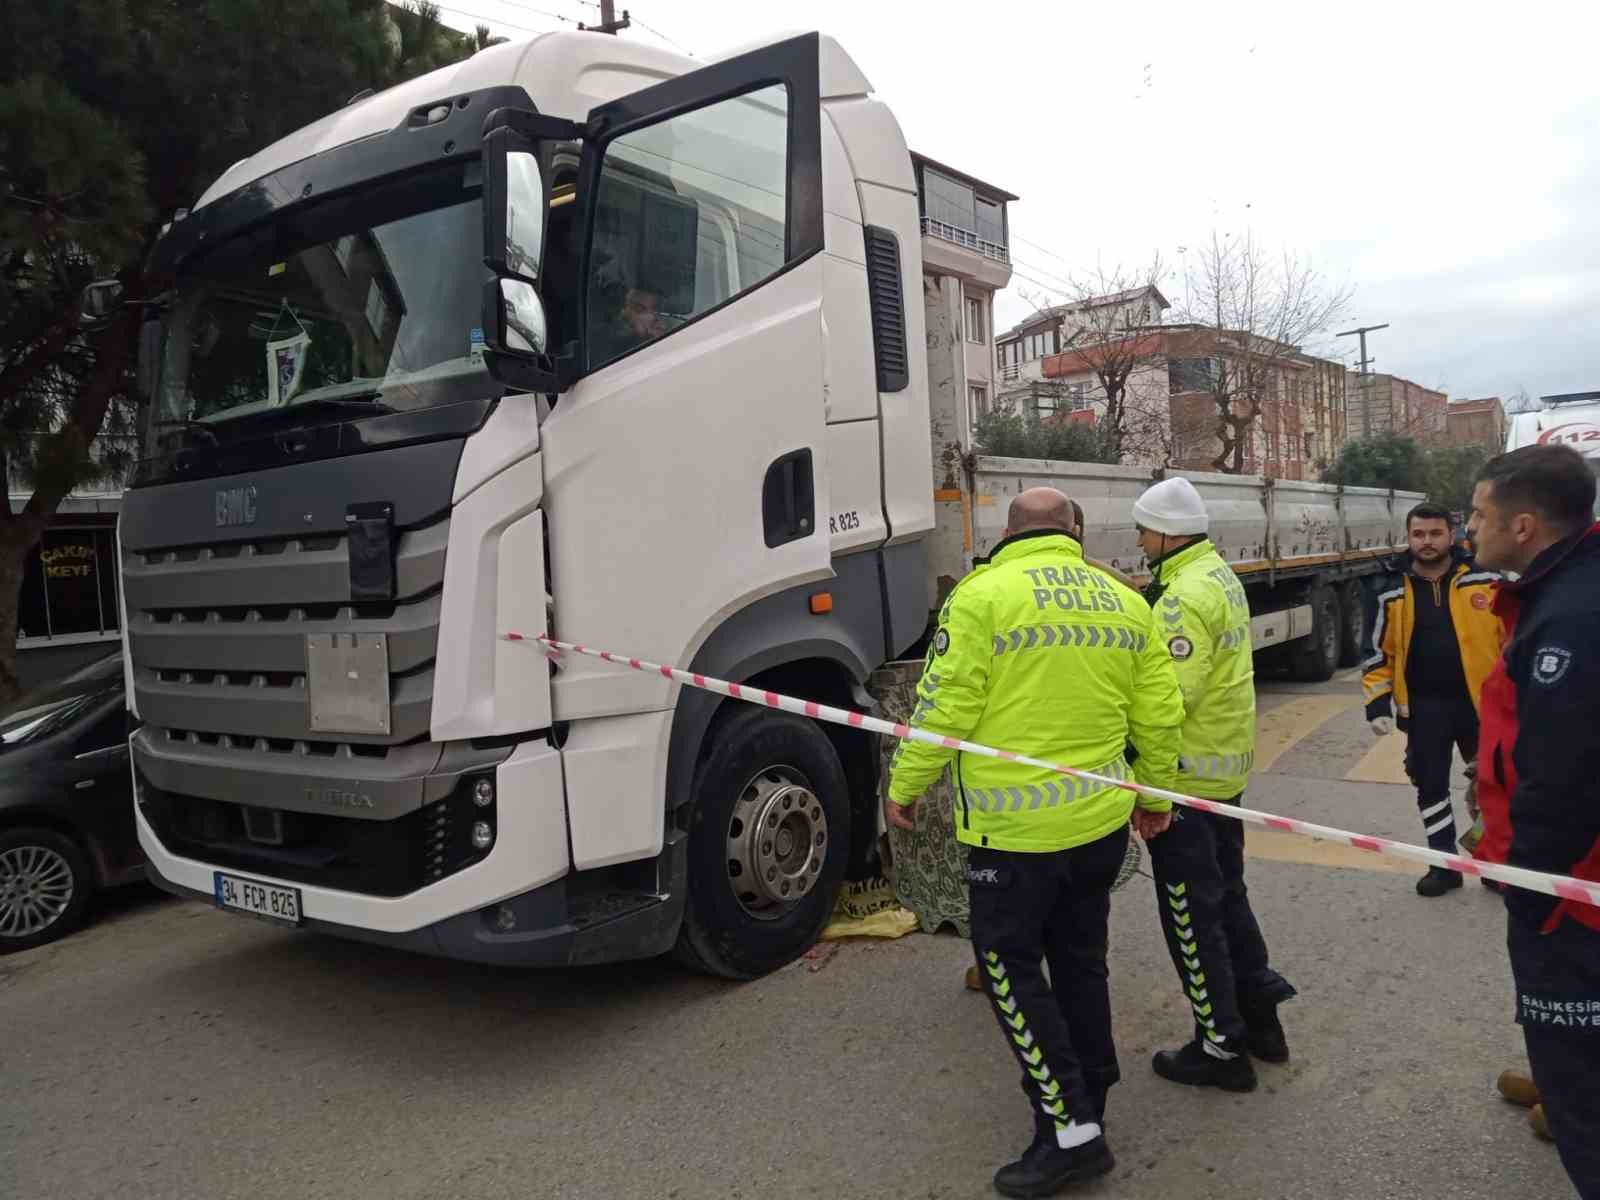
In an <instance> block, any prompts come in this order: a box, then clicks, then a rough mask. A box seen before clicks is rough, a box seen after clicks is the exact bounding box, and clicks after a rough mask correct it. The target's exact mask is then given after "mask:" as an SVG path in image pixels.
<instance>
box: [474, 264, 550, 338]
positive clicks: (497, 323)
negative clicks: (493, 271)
mask: <svg viewBox="0 0 1600 1200" xmlns="http://www.w3.org/2000/svg"><path fill="white" fill-rule="evenodd" d="M492 286H493V288H494V291H495V296H494V299H495V300H497V301H498V305H497V311H496V312H495V313H494V314H493V320H492V322H491V324H490V326H489V329H490V331H491V336H490V337H489V338H487V339H485V340H486V341H488V342H490V343H492V344H494V345H496V346H498V347H499V348H500V349H502V350H504V351H505V352H507V353H510V354H525V355H538V354H543V353H544V352H545V347H546V346H547V344H548V343H549V340H550V339H549V333H548V329H547V326H546V324H545V316H544V301H543V300H541V299H540V298H539V291H538V289H537V288H535V287H534V286H533V284H531V283H529V282H527V281H526V280H523V279H496V280H495V281H494V283H493V284H492ZM486 315H487V314H486Z"/></svg>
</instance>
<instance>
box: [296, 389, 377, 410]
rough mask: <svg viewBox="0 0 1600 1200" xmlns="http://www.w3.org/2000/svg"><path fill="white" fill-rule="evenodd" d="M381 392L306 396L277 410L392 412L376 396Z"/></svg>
mask: <svg viewBox="0 0 1600 1200" xmlns="http://www.w3.org/2000/svg"><path fill="white" fill-rule="evenodd" d="M380 395H382V393H381V392H376V391H373V392H366V393H364V394H358V395H355V396H308V397H307V398H306V399H304V400H296V401H294V402H293V403H291V404H286V405H284V406H283V407H282V408H281V409H279V410H278V411H280V412H296V411H299V410H300V409H305V408H319V407H321V408H359V409H363V410H365V411H366V412H370V413H392V412H394V411H395V410H394V409H393V408H391V407H389V405H387V404H385V403H383V401H381V400H379V399H378V397H379V396H380Z"/></svg>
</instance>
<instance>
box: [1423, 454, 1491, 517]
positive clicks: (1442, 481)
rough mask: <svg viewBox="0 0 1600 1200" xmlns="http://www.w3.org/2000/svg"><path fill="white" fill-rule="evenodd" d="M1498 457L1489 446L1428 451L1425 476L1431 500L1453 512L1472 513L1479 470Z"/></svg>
mask: <svg viewBox="0 0 1600 1200" xmlns="http://www.w3.org/2000/svg"><path fill="white" fill-rule="evenodd" d="M1494 453H1495V452H1494V451H1492V450H1490V449H1489V448H1488V447H1487V446H1444V447H1441V448H1440V449H1438V450H1430V451H1428V455H1427V473H1426V476H1425V483H1426V488H1425V490H1426V491H1427V493H1428V499H1430V500H1433V501H1435V502H1437V503H1439V504H1442V505H1444V506H1445V507H1446V508H1448V509H1450V510H1451V511H1452V512H1462V513H1465V512H1470V511H1471V510H1472V487H1473V484H1475V483H1476V482H1477V479H1478V470H1479V468H1481V467H1482V466H1483V464H1484V463H1486V462H1488V461H1489V459H1490V458H1491V457H1492V456H1493V454H1494Z"/></svg>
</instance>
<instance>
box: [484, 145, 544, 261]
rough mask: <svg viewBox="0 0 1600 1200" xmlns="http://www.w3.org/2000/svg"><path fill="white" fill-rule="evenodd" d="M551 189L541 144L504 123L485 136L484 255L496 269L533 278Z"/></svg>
mask: <svg viewBox="0 0 1600 1200" xmlns="http://www.w3.org/2000/svg"><path fill="white" fill-rule="evenodd" d="M549 202H550V189H549V188H548V187H547V186H546V185H545V181H544V172H542V171H541V170H540V169H539V156H538V147H537V146H536V145H535V144H534V143H533V142H532V141H530V140H529V139H527V138H525V137H523V136H522V135H521V134H519V133H517V132H516V131H515V130H512V129H510V128H506V127H502V128H500V129H495V130H493V131H491V132H490V133H489V134H488V135H487V136H486V137H485V138H484V139H483V261H484V265H485V266H487V267H488V268H489V269H490V270H491V271H493V272H494V273H495V274H496V275H500V276H507V275H511V276H515V277H517V278H519V279H526V280H528V281H529V282H530V283H531V282H533V281H535V280H537V279H538V278H539V266H540V261H541V259H542V258H543V255H544V228H545V216H546V213H547V211H548V209H549Z"/></svg>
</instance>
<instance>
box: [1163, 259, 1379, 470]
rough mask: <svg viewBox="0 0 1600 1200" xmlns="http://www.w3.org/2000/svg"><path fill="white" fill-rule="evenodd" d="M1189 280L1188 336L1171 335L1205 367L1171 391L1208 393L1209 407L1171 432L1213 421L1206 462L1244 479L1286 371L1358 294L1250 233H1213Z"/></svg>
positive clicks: (1191, 263) (1184, 315)
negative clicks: (1212, 445) (1267, 406)
mask: <svg viewBox="0 0 1600 1200" xmlns="http://www.w3.org/2000/svg"><path fill="white" fill-rule="evenodd" d="M1183 279H1184V297H1183V302H1182V305H1181V308H1180V314H1181V317H1180V319H1181V321H1182V323H1183V324H1184V325H1185V326H1187V329H1186V330H1185V331H1184V333H1183V334H1182V335H1175V337H1176V338H1178V340H1179V342H1180V343H1181V345H1182V346H1183V347H1184V349H1183V357H1184V358H1185V360H1186V361H1187V362H1190V363H1198V364H1201V366H1199V367H1196V368H1194V369H1186V370H1185V371H1183V372H1181V374H1182V376H1183V378H1182V379H1181V380H1177V379H1175V380H1174V390H1175V391H1177V390H1179V389H1180V388H1181V389H1182V390H1186V391H1189V392H1193V393H1198V394H1202V395H1204V396H1206V397H1207V398H1208V400H1209V404H1207V405H1206V406H1204V407H1205V416H1204V418H1202V417H1201V416H1200V415H1199V412H1198V411H1188V412H1186V413H1185V415H1184V416H1183V417H1182V418H1178V419H1175V426H1176V427H1187V428H1188V429H1190V430H1192V429H1193V427H1194V426H1195V425H1197V424H1201V423H1202V422H1206V423H1209V424H1210V426H1211V433H1212V435H1213V436H1214V437H1215V438H1216V440H1217V443H1219V446H1218V448H1217V450H1216V453H1215V455H1214V457H1213V458H1212V459H1211V462H1210V465H1211V466H1212V467H1213V468H1215V469H1216V470H1218V471H1225V472H1228V473H1230V474H1242V473H1243V472H1244V465H1245V456H1246V452H1247V450H1248V449H1249V447H1250V441H1251V434H1252V432H1253V430H1254V429H1255V427H1256V422H1257V421H1258V420H1260V417H1261V411H1262V405H1263V403H1264V402H1265V401H1266V400H1267V399H1268V398H1269V397H1271V396H1272V395H1273V394H1274V393H1275V391H1276V389H1277V387H1278V385H1279V381H1280V379H1281V378H1282V376H1283V374H1284V372H1285V370H1286V369H1287V368H1288V367H1289V366H1290V364H1292V363H1294V362H1295V361H1296V360H1297V359H1299V360H1303V359H1304V357H1305V351H1304V350H1303V347H1304V346H1305V344H1306V343H1307V342H1309V341H1310V340H1311V339H1313V338H1315V337H1316V336H1317V335H1319V334H1322V333H1323V332H1325V331H1326V330H1327V329H1328V327H1329V326H1330V325H1331V324H1333V322H1334V321H1336V320H1337V319H1338V317H1339V316H1340V314H1341V313H1342V312H1343V311H1344V309H1345V308H1346V307H1347V305H1348V304H1349V301H1350V298H1351V294H1352V289H1351V288H1349V287H1348V286H1336V285H1334V284H1332V283H1330V281H1329V280H1328V279H1326V278H1325V277H1324V276H1323V275H1322V274H1321V273H1320V272H1319V271H1317V270H1316V268H1315V267H1313V266H1312V265H1311V263H1310V262H1309V261H1307V260H1305V259H1303V258H1301V257H1299V256H1298V255H1295V254H1293V253H1290V252H1284V253H1283V254H1281V255H1277V256H1274V255H1272V254H1270V253H1268V252H1266V251H1265V250H1264V248H1263V247H1262V246H1261V245H1260V244H1259V243H1258V242H1257V241H1256V239H1255V237H1254V236H1253V235H1252V234H1249V233H1246V234H1244V235H1242V236H1233V235H1230V234H1222V233H1216V232H1213V233H1212V235H1211V240H1210V242H1209V244H1207V245H1205V246H1203V247H1201V248H1200V250H1199V252H1198V253H1196V254H1191V255H1190V256H1188V259H1187V261H1186V264H1185V270H1184V277H1183ZM1175 356H1176V354H1175Z"/></svg>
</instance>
